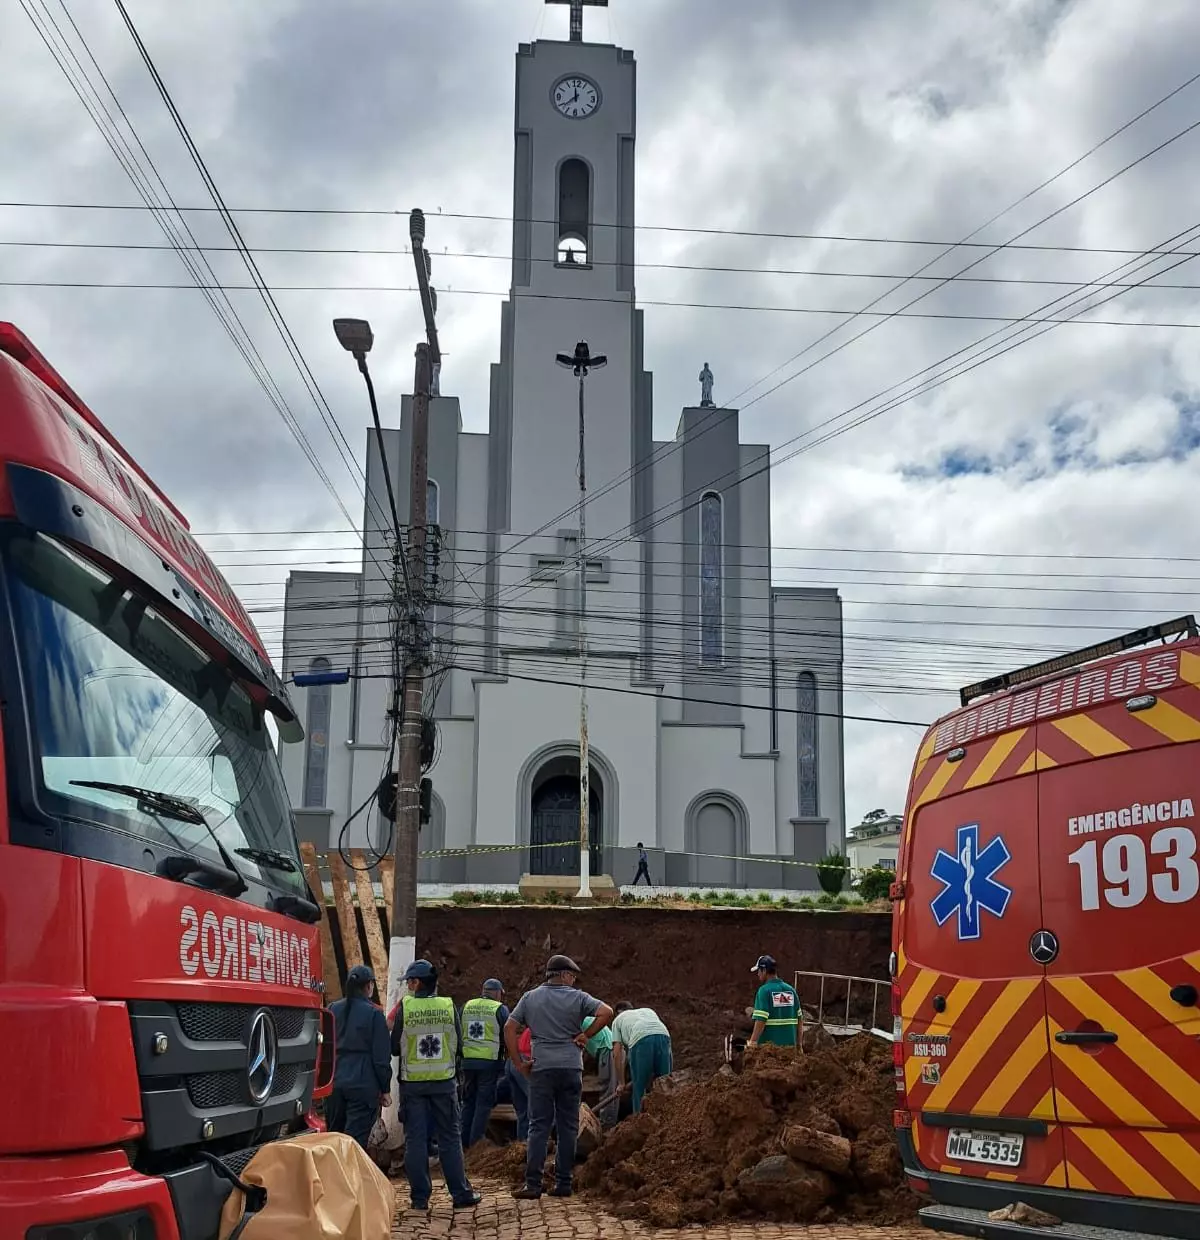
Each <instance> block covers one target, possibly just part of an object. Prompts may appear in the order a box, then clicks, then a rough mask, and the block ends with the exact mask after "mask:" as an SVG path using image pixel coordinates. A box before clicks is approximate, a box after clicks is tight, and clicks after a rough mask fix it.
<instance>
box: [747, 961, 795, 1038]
mask: <svg viewBox="0 0 1200 1240" xmlns="http://www.w3.org/2000/svg"><path fill="white" fill-rule="evenodd" d="M750 972H751V973H753V974H754V976H755V977H756V978H757V979H758V993H757V994H756V995H755V996H754V1011H753V1013H752V1014H751V1015H752V1019H753V1021H754V1031H753V1032H752V1033H751V1034H750V1041H749V1042H747V1043H746V1049H747V1050H752V1049H753V1048H754V1047H756V1046H761V1045H763V1044H764V1043H765V1044H767V1045H768V1046H795V1045H796V1024H797V1020H798V1019H799V1013H800V1002H799V999H798V998H797V995H796V992H795V990H794V989H793V988H792V987H791V986H789V985H788V984H787V982H784V981H781V980H780V979H779V977H778V976H777V975H776V966H775V957H774V956H759V958H758V959H757V960H756V961H755V962H754V967H753V968H752V969H751V970H750Z"/></svg>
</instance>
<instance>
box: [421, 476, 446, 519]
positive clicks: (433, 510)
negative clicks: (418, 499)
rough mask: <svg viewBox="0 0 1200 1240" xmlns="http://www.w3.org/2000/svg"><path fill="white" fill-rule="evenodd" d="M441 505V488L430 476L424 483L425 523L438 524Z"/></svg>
mask: <svg viewBox="0 0 1200 1240" xmlns="http://www.w3.org/2000/svg"><path fill="white" fill-rule="evenodd" d="M441 506H442V490H441V487H439V486H438V484H437V483H436V482H435V481H434V480H433V479H432V478H430V479H429V481H428V482H426V484H425V524H426V525H438V524H440V522H439V517H440V516H441Z"/></svg>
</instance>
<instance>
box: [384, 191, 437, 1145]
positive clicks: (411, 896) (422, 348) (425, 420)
mask: <svg viewBox="0 0 1200 1240" xmlns="http://www.w3.org/2000/svg"><path fill="white" fill-rule="evenodd" d="M409 237H410V239H411V241H412V252H413V261H414V263H415V264H416V268H417V283H418V285H419V287H420V291H421V308H422V310H423V311H424V315H425V334H426V337H427V339H426V340H423V341H421V343H420V344H418V345H417V350H416V374H415V376H414V380H413V402H412V435H411V447H410V453H411V461H410V469H409V495H408V512H409V517H408V572H407V589H405V588H404V585H403V579H402V580H400V581H397V582H395V590H394V594H393V598H394V602H393V605H392V606H393V612H392V642H393V654H394V658H395V662H396V664H397V666H398V667H399V669H400V670H401V680H400V683H399V684H397V685H396V686H395V691H394V695H393V709H395V710H398V711H399V712H400V719H399V724H400V745H399V755H398V760H397V764H398V768H399V769H398V772H397V779H396V808H395V815H396V818H395V832H394V837H395V838H394V852H395V870H394V873H393V878H392V883H393V886H392V925H391V942H390V943H389V945H388V976H387V1010H388V1011H389V1012H391V1011H392V1009H393V1008H394V1007H395V1006H396V1004H398V1003H399V1002H400V1000H401V999H402V998H403V996H404V992H405V987H404V981H403V978H404V973H405V971H406V970H407V968H408V966H409V965H410V964H412V962H413V960H414V959H415V957H416V950H417V864H418V860H417V858H418V852H419V845H418V841H419V839H420V830H421V734H422V723H423V719H424V701H423V699H424V693H425V669H426V667H427V666H428V665H429V632H428V629H427V628H426V626H425V608H426V605H427V602H428V595H427V592H426V585H427V578H428V569H427V557H426V552H425V548H426V546H427V544H428V496H427V492H428V489H429V397H430V393H431V391H432V388H433V376H434V373H435V370H434V368H435V367H438V366H440V365H441V360H442V354H441V350H440V348H439V347H438V337H437V324H436V323H435V321H434V315H435V314H436V311H437V292H436V290H435V289H433V288H432V287H431V286H430V283H429V275H430V270H431V267H432V264H431V262H430V259H429V255H428V252H427V251H426V250H425V216H424V214H423V213H422V212H421V211H419V210H413V211H412V212H411V214H410V215H409ZM380 464H381V466H382V468H383V469H385V470H386V469H387V463H386V461H381V462H380ZM401 554H403V551H402V549H401V548H399V547H397V566H399V558H398V557H399V555H401ZM395 1086H396V1081H395V1078H394V1077H393V1087H394V1088H395ZM389 1111H390V1114H389V1116H388V1117H387V1119H386V1124H387V1128H388V1136H389V1141H388V1145H389V1147H391V1148H395V1146H396V1145H397V1144H399V1138H400V1133H401V1130H400V1127H399V1123H398V1121H397V1117H396V1111H395V1108H389Z"/></svg>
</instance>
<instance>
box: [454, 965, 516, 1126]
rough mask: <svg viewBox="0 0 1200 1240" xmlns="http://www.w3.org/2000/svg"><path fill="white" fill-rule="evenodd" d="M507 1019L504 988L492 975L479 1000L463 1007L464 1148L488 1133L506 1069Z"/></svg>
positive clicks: (484, 984)
mask: <svg viewBox="0 0 1200 1240" xmlns="http://www.w3.org/2000/svg"><path fill="white" fill-rule="evenodd" d="M507 1020H508V1008H507V1006H506V1005H505V1003H504V987H503V986H502V985H501V984H500V982H499V981H498V980H497V979H496V978H494V977H489V978H488V979H487V981H486V982H484V983H483V993H482V995H481V996H480V997H479V998H478V999H468V1000H467V1002H466V1003H464V1004H463V1007H462V1022H461V1023H462V1031H463V1042H462V1066H463V1077H464V1078H465V1081H466V1089H465V1090H464V1092H463V1109H462V1133H463V1149H470V1147H471V1146H472V1145H474V1144H475V1142H476V1141H479V1140H481V1139H482V1137H483V1134H484V1133H485V1132H487V1126H488V1120H489V1119H491V1116H492V1107H494V1106H495V1105H496V1085H497V1084H498V1083H499V1081H500V1074H501V1072H503V1070H504V1053H503V1052H504V1044H503V1039H502V1037H501V1033H500V1031H501V1030H502V1029H503V1028H504V1024H505V1022H506V1021H507Z"/></svg>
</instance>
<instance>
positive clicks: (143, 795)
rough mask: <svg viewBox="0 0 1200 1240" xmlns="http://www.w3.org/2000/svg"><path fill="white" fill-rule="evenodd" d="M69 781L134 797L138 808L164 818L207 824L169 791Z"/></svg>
mask: <svg viewBox="0 0 1200 1240" xmlns="http://www.w3.org/2000/svg"><path fill="white" fill-rule="evenodd" d="M70 782H71V783H72V784H73V785H74V786H75V787H76V788H98V789H99V790H100V791H101V792H117V793H120V794H121V795H122V796H127V797H136V798H137V800H138V808H139V809H140V808H141V806H142V805H145V806H147V807H148V808H149V809H151V810H152V811H153V812H154V813H156V814H162V815H163V816H164V817H166V818H175V819H178V820H179V821H180V822H190V823H192V825H193V826H197V827H206V826H208V819H207V818H205V817H204V815H203V814H202V813H201V812H200V811H199V810H198V809H197V808H196V807H195V806H194V805H192V804H191V803H190V802H188V801H185V800H184V799H183V798H182V797H174V796H172V795H171V794H170V793H169V792H159V791H158V790H157V789H156V788H137V787H135V786H134V785H133V784H114V783H110V782H109V781H108V780H107V779H73V780H71V781H70Z"/></svg>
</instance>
